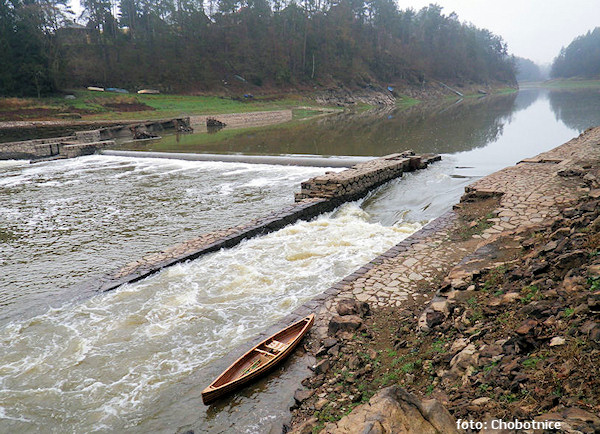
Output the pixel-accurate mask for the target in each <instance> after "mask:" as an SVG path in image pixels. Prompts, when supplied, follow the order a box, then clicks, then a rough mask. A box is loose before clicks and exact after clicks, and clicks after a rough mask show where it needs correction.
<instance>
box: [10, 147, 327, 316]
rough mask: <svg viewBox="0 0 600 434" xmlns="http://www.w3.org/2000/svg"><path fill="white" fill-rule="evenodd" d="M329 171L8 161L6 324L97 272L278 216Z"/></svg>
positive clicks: (159, 162)
mask: <svg viewBox="0 0 600 434" xmlns="http://www.w3.org/2000/svg"><path fill="white" fill-rule="evenodd" d="M324 170H325V169H322V168H321V169H318V168H310V167H279V166H266V165H250V164H231V163H206V162H192V161H178V160H164V159H135V158H122V157H105V156H90V157H81V158H76V159H71V160H64V161H55V162H48V163H39V164H35V165H29V163H28V162H22V161H20V162H14V161H13V162H3V163H2V164H1V165H0V241H1V242H0V265H1V266H2V271H3V275H2V276H0V307H1V309H0V323H1V322H2V320H3V319H6V318H9V317H11V316H14V315H16V314H19V313H22V312H25V311H27V310H31V309H36V308H40V309H41V308H43V307H44V306H45V305H47V304H48V303H49V301H50V300H51V299H52V300H54V299H56V298H57V297H58V298H61V297H62V294H67V293H68V288H69V286H71V285H73V284H75V283H78V282H79V281H81V280H83V279H84V278H86V277H89V276H90V275H94V274H100V273H106V272H108V271H110V270H113V269H115V268H118V267H119V266H122V265H124V264H126V263H128V262H130V261H133V260H136V259H139V258H140V257H142V256H144V255H146V254H148V253H150V252H155V251H160V250H162V249H163V248H165V247H168V246H170V245H173V244H176V243H177V242H181V241H184V240H188V239H190V238H193V237H194V236H197V235H199V234H201V233H205V232H209V231H213V230H216V229H222V228H224V227H229V226H234V225H237V224H240V223H245V222H248V221H249V220H251V219H253V218H256V217H259V216H263V215H266V214H268V213H269V212H271V211H275V210H278V209H280V208H281V207H282V206H284V205H285V204H289V203H292V201H293V193H294V191H295V190H298V189H299V184H300V182H301V181H303V180H305V179H307V178H309V177H311V176H315V175H318V174H322V173H323V171H324ZM25 270H26V272H24V271H25Z"/></svg>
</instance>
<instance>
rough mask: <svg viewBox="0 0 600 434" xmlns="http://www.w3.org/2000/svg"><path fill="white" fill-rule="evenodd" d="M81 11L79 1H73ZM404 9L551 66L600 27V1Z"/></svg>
mask: <svg viewBox="0 0 600 434" xmlns="http://www.w3.org/2000/svg"><path fill="white" fill-rule="evenodd" d="M70 2H71V5H72V6H73V9H74V10H75V11H77V12H80V11H81V8H80V6H79V0H70ZM396 2H397V3H398V5H399V6H400V9H407V8H413V9H416V10H419V9H421V8H423V7H425V6H428V5H429V4H430V3H437V4H438V5H440V6H442V7H443V8H444V10H443V13H444V14H445V15H449V14H450V13H452V12H456V13H457V14H458V17H459V19H460V21H466V22H470V23H473V24H475V25H476V26H477V27H481V28H485V29H488V30H490V31H492V32H493V33H495V34H497V35H500V36H502V38H503V39H504V41H505V42H506V43H508V49H509V52H510V53H511V54H514V55H516V56H520V57H525V58H527V59H531V60H533V61H534V62H536V63H538V64H545V63H551V62H552V60H553V59H554V58H555V57H556V56H557V55H558V52H559V51H560V49H561V48H562V47H566V46H567V45H569V44H570V43H571V41H572V40H573V39H575V38H576V37H577V36H579V35H582V34H584V33H586V32H587V31H588V30H593V29H594V28H596V27H600V0H439V1H437V2H436V1H432V0H396Z"/></svg>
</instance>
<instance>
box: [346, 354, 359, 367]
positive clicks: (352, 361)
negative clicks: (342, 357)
mask: <svg viewBox="0 0 600 434" xmlns="http://www.w3.org/2000/svg"><path fill="white" fill-rule="evenodd" d="M361 365H362V361H361V360H360V357H358V356H350V358H349V359H348V362H347V363H346V366H348V368H349V369H358V368H360V367H361Z"/></svg>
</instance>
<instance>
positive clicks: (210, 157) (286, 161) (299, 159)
mask: <svg viewBox="0 0 600 434" xmlns="http://www.w3.org/2000/svg"><path fill="white" fill-rule="evenodd" d="M100 154H102V155H110V156H113V157H137V158H166V159H173V160H187V161H219V162H223V163H249V164H272V165H281V166H311V167H352V166H354V165H355V164H357V163H363V162H365V161H369V160H372V159H374V157H318V156H313V155H241V154H235V155H231V154H193V153H184V152H145V151H115V150H112V149H106V150H101V151H100Z"/></svg>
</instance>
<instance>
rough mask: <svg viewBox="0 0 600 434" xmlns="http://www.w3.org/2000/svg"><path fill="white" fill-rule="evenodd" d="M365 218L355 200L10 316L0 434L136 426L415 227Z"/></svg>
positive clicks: (1, 342) (0, 360)
mask: <svg viewBox="0 0 600 434" xmlns="http://www.w3.org/2000/svg"><path fill="white" fill-rule="evenodd" d="M369 220H370V216H369V215H368V214H367V213H366V212H365V211H363V210H362V209H361V208H360V207H359V205H358V204H357V203H353V204H347V205H345V206H343V207H342V208H340V209H339V210H338V211H337V212H335V213H334V214H327V215H323V216H321V217H319V218H317V219H314V220H313V221H311V222H298V223H296V224H294V225H291V226H288V227H286V228H284V229H282V230H280V231H278V232H275V233H272V234H269V235H266V236H263V237H260V238H255V239H251V240H248V241H245V242H243V243H242V244H241V245H239V246H237V247H235V248H232V249H228V250H222V251H219V252H216V253H213V254H210V255H207V256H206V257H203V258H201V259H199V260H196V261H193V262H189V263H185V264H180V265H176V266H174V267H171V268H168V269H166V270H165V271H163V272H161V273H160V274H159V275H157V276H155V277H153V278H150V279H147V280H145V281H143V282H140V283H138V284H133V285H126V286H124V287H122V288H121V289H119V290H117V291H115V292H113V293H108V294H104V295H100V296H97V297H94V298H92V299H90V300H87V301H85V302H82V303H79V304H74V305H66V306H63V307H61V308H57V309H52V310H51V311H49V312H47V313H45V314H43V315H40V316H37V317H35V318H32V319H29V320H25V321H13V322H12V323H11V324H9V325H8V326H7V327H6V328H5V329H4V330H3V333H2V337H1V338H0V347H1V348H2V349H3V350H2V353H0V384H1V386H2V387H1V388H0V415H2V416H1V417H2V418H1V419H0V430H1V428H2V427H4V429H9V430H18V431H29V432H35V431H38V430H46V431H47V430H55V431H57V432H58V431H59V430H67V431H77V432H87V431H89V430H91V429H92V428H95V429H98V428H100V429H106V430H111V431H112V430H123V429H133V428H135V427H137V428H140V427H139V426H138V424H141V425H142V426H143V425H144V420H145V419H144V417H145V416H144V415H148V414H151V413H152V405H153V403H154V402H155V401H156V400H157V399H159V398H160V395H161V393H162V392H164V391H165V389H167V388H171V387H173V386H174V385H175V386H176V385H177V383H178V382H181V381H184V380H185V379H186V378H187V377H188V376H189V375H190V373H192V372H194V371H197V370H199V369H201V368H202V367H205V366H206V365H207V364H209V363H210V362H211V361H212V360H214V359H215V358H219V357H221V356H223V355H224V354H227V352H228V351H230V350H231V349H232V348H234V347H235V346H237V345H239V344H241V343H243V342H245V341H246V340H247V339H249V338H252V337H253V336H255V335H256V334H257V333H259V332H260V331H262V330H263V329H264V327H265V324H270V323H273V322H275V321H276V320H277V319H279V318H281V317H282V316H284V315H285V314H287V313H288V312H289V311H291V310H292V309H294V308H295V307H297V306H298V305H300V304H302V303H303V302H304V301H306V300H308V299H310V298H311V297H313V296H314V295H316V294H319V293H321V292H322V291H323V290H324V289H325V288H327V287H328V286H329V285H331V284H333V283H334V282H335V281H337V280H339V279H340V278H342V277H344V276H345V275H347V274H348V273H350V272H352V271H353V270H355V269H356V268H358V267H359V266H360V265H362V264H363V263H365V262H367V261H368V260H370V259H371V258H372V257H373V256H374V255H375V254H376V253H377V252H383V251H385V250H386V249H387V248H389V247H391V246H393V245H394V244H396V243H398V242H399V241H400V240H402V239H404V238H405V237H407V236H408V235H409V234H411V233H413V232H414V231H415V230H416V229H418V228H419V227H420V226H419V225H418V224H401V225H398V226H387V227H386V226H382V225H381V224H379V223H370V222H369ZM224 337H225V339H223V338H224ZM210 380H211V378H200V383H199V384H198V385H197V386H198V387H203V386H204V385H206V384H208V383H209V382H210Z"/></svg>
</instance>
